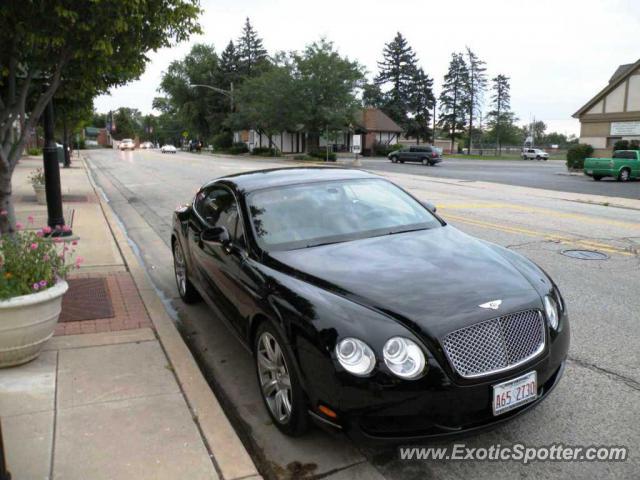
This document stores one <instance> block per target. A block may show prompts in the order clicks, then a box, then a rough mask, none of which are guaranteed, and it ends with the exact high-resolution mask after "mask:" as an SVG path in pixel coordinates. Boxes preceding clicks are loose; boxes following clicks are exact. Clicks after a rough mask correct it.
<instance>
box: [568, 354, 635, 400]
mask: <svg viewBox="0 0 640 480" xmlns="http://www.w3.org/2000/svg"><path fill="white" fill-rule="evenodd" d="M567 358H568V360H569V361H570V362H573V363H575V364H576V365H579V366H581V367H584V368H586V369H588V370H591V371H592V372H595V373H600V374H604V375H607V376H608V377H612V378H613V379H614V380H617V381H620V382H624V383H625V384H626V385H627V386H629V387H630V388H632V389H634V390H636V391H638V392H640V382H638V381H636V380H634V379H633V378H629V377H625V376H624V375H621V374H619V373H616V372H613V371H611V370H607V369H606V368H602V367H599V366H597V365H595V364H593V363H589V362H585V361H584V360H579V359H577V358H574V357H571V356H569V357H567Z"/></svg>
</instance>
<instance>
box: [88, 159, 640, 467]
mask: <svg viewBox="0 0 640 480" xmlns="http://www.w3.org/2000/svg"><path fill="white" fill-rule="evenodd" d="M88 157H89V165H90V167H91V171H92V175H93V177H94V178H95V180H96V182H97V184H98V185H99V186H100V187H101V189H102V191H103V193H104V195H105V196H106V197H107V198H108V199H109V202H110V204H111V206H112V207H113V208H114V210H115V212H116V214H117V215H118V217H119V218H120V220H121V222H122V223H123V225H124V227H125V228H126V230H127V232H128V236H129V238H130V240H131V241H132V242H133V243H134V245H135V246H136V247H137V250H138V251H139V254H140V256H141V258H142V260H143V262H144V263H145V266H146V268H147V271H148V272H149V275H150V277H151V279H152V280H153V282H154V284H155V285H156V287H157V288H158V291H159V293H160V294H161V295H163V296H164V298H165V301H166V305H167V308H168V309H169V310H170V311H171V312H172V314H173V315H174V318H175V319H176V322H177V323H178V325H179V327H180V329H181V331H182V333H183V335H184V337H185V339H186V340H187V343H188V344H189V346H190V348H191V350H192V352H193V353H194V355H195V357H196V358H197V360H198V362H199V364H200V366H201V368H202V370H203V372H204V373H205V375H206V376H207V378H208V380H209V381H210V383H211V385H212V388H213V389H214V391H215V392H216V394H217V395H218V397H219V398H220V399H221V402H222V403H223V405H224V406H225V409H226V411H227V413H228V415H229V416H230V417H231V419H232V421H233V422H234V424H235V425H236V427H237V429H238V431H239V432H240V434H241V436H242V437H243V438H244V440H245V443H246V444H247V445H248V447H249V448H250V450H251V451H252V453H253V455H254V456H255V458H256V459H257V461H258V463H259V465H260V468H261V473H262V474H263V475H265V476H266V477H268V478H306V477H307V476H313V475H320V476H322V477H323V478H329V479H332V480H336V479H342V478H344V479H347V478H349V479H351V478H356V479H357V478H361V479H376V478H378V479H380V478H388V479H398V480H400V479H403V480H405V479H424V478H443V479H449V478H451V479H458V478H479V479H491V480H495V479H496V478H515V477H519V478H523V477H528V478H597V477H606V478H639V477H640V455H638V453H639V451H638V448H639V446H640V370H639V369H638V366H639V365H640V348H639V347H640V321H638V318H639V315H640V258H639V252H640V201H632V200H624V199H620V198H608V197H595V196H590V195H585V194H574V193H564V192H559V191H548V190H539V189H530V188H522V187H513V186H507V185H500V184H496V183H484V182H479V181H474V182H469V181H466V180H464V179H463V180H461V181H459V180H449V179H446V178H439V179H433V178H430V177H426V176H423V175H415V174H410V173H409V172H408V171H407V172H405V171H404V169H407V170H408V169H413V168H416V169H421V168H424V167H421V166H416V167H409V166H407V165H404V166H401V169H398V171H399V172H402V173H386V175H387V176H389V177H390V178H391V179H392V180H393V181H395V182H397V183H399V184H401V185H402V186H404V187H405V188H407V189H409V190H410V191H412V192H413V193H414V194H415V195H416V196H418V197H419V198H422V199H424V200H427V199H428V200H430V201H432V202H434V203H435V204H436V205H437V207H438V211H439V212H440V213H441V215H442V216H443V217H444V218H445V219H446V220H447V221H449V222H450V223H451V224H453V225H454V226H456V227H458V228H460V229H461V230H463V231H465V232H468V233H470V234H473V235H476V236H478V237H480V238H483V239H486V240H489V241H493V242H496V243H498V244H501V245H504V246H507V247H508V248H511V249H513V250H516V251H518V252H520V253H523V254H524V255H527V256H528V257H530V258H532V259H533V260H534V261H536V262H537V263H538V264H540V265H541V266H542V267H543V268H544V269H545V270H546V271H547V272H549V274H550V275H551V276H552V277H554V279H555V280H556V282H557V283H558V284H559V286H560V288H561V289H562V291H563V294H564V296H565V299H566V301H567V305H568V309H569V312H570V318H571V330H572V344H571V348H570V353H569V360H568V362H567V368H566V372H565V376H564V378H563V379H562V381H561V382H560V384H559V386H558V387H557V389H556V390H555V391H554V392H553V393H552V395H550V396H549V398H548V399H547V400H546V401H545V402H543V403H542V404H541V405H540V406H539V407H538V408H536V409H534V410H533V411H531V412H529V413H528V414H526V415H524V416H521V417H518V418H517V419H515V420H514V421H512V422H510V423H508V424H506V425H504V426H501V427H499V428H497V429H496V430H493V431H491V432H488V433H483V434H480V435H476V436H474V437H470V438H466V439H464V440H460V441H458V442H457V443H464V444H465V445H466V446H468V447H472V448H474V447H485V448H487V447H489V446H491V445H494V444H500V445H503V446H504V445H511V444H515V443H523V444H525V445H527V446H544V445H551V444H558V443H561V444H563V445H565V446H566V445H574V446H589V445H624V446H627V447H629V449H630V451H629V458H628V460H627V461H626V462H622V463H606V462H591V463H580V462H562V463H560V462H535V463H533V464H529V465H522V464H521V463H516V462H482V461H465V462H463V461H458V462H446V461H417V462H403V461H401V460H399V458H398V453H397V451H396V450H395V449H389V448H376V449H372V448H364V447H362V446H359V445H355V444H354V443H353V442H351V441H350V440H348V439H346V438H344V437H343V436H341V435H330V434H327V433H325V432H323V431H320V430H317V429H316V430H313V431H312V432H311V433H310V435H308V436H306V437H304V438H302V439H295V440H294V439H289V438H286V437H284V436H282V435H281V434H280V433H279V432H278V431H277V429H276V428H275V427H274V426H273V425H271V423H270V422H269V417H268V415H267V413H266V411H265V409H264V406H263V404H262V401H261V399H260V397H259V392H258V388H257V383H256V378H255V373H254V370H253V365H252V361H251V358H250V356H249V354H248V353H247V352H245V351H244V350H243V349H242V347H240V345H239V343H238V342H237V341H236V340H235V339H234V337H233V336H232V335H231V334H230V333H229V332H228V331H227V330H226V329H225V327H224V326H222V325H221V323H220V322H219V321H218V320H217V319H216V318H214V316H213V315H212V313H211V312H210V311H209V310H208V309H207V308H206V307H205V306H203V305H196V306H186V305H183V304H182V302H181V301H180V300H179V299H178V298H177V291H176V289H175V283H174V279H173V271H172V260H171V254H170V250H169V238H170V237H169V235H170V229H171V225H170V222H171V212H172V210H173V209H174V207H175V206H177V205H178V204H179V203H182V202H186V201H189V200H190V199H191V198H192V196H193V194H194V192H195V190H196V188H198V187H199V186H200V185H201V184H202V183H203V182H205V181H207V180H209V179H211V178H213V177H217V176H221V175H226V174H230V173H234V172H237V171H246V170H253V169H257V168H266V167H269V166H280V165H282V162H268V161H264V160H256V159H245V158H227V157H212V156H208V155H201V156H198V155H192V154H188V153H178V154H176V155H161V154H159V153H157V152H150V151H135V152H126V153H120V152H116V151H110V150H94V151H89V152H88ZM288 165H290V163H289V164H288ZM483 165H484V163H483ZM366 166H367V167H369V165H366ZM402 167H404V169H402ZM443 168H444V167H443ZM536 168H537V167H536ZM542 168H552V167H548V166H545V167H542ZM436 170H437V169H433V171H436ZM636 185H640V184H636ZM576 248H579V249H589V250H597V251H600V252H602V253H604V254H605V255H606V256H607V259H606V260H602V261H595V260H591V261H586V260H577V259H573V258H569V257H566V256H564V255H562V254H561V253H562V252H563V251H564V250H567V249H576ZM453 443H454V442H449V443H444V444H443V445H445V446H452V445H453Z"/></svg>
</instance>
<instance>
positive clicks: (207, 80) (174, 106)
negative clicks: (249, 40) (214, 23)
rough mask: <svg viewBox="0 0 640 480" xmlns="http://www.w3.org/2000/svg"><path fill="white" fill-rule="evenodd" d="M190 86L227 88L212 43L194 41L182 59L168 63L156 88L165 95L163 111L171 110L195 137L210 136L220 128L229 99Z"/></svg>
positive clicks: (228, 110)
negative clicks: (194, 43)
mask: <svg viewBox="0 0 640 480" xmlns="http://www.w3.org/2000/svg"><path fill="white" fill-rule="evenodd" d="M192 85H208V86H212V87H217V88H225V87H227V85H226V83H225V73H224V72H222V70H221V67H220V59H219V58H218V55H217V53H216V51H215V48H214V47H213V45H205V44H196V45H194V46H193V47H192V48H191V51H190V52H189V53H188V54H187V55H186V56H185V57H184V58H183V59H182V60H176V61H173V62H171V64H170V65H169V68H168V69H167V71H166V72H164V73H163V74H162V79H161V81H160V89H159V90H160V91H161V92H162V93H164V94H165V97H164V98H165V102H166V105H163V108H164V110H163V111H165V112H168V111H172V112H173V113H174V114H175V115H176V116H177V117H178V118H179V120H181V122H182V124H183V126H184V128H186V129H187V130H188V131H189V132H192V133H193V135H194V136H198V137H200V138H209V137H210V136H211V135H212V134H213V133H216V132H218V131H219V130H220V129H221V128H222V126H223V123H224V121H225V119H226V116H227V115H228V114H229V113H230V112H231V107H230V102H229V99H228V98H227V97H226V96H225V95H222V94H221V93H219V92H215V91H213V90H211V89H210V88H206V87H195V86H192ZM158 101H160V100H158Z"/></svg>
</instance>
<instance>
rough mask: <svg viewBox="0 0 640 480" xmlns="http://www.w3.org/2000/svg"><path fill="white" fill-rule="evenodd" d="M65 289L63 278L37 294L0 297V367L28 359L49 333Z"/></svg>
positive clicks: (65, 283) (56, 321)
mask: <svg viewBox="0 0 640 480" xmlns="http://www.w3.org/2000/svg"><path fill="white" fill-rule="evenodd" d="M68 289H69V285H68V284H67V282H65V281H64V280H60V281H59V282H58V283H56V284H55V285H54V286H53V287H51V288H47V289H46V290H43V291H41V292H38V293H32V294H29V295H22V296H20V297H13V298H10V299H9V300H0V368H1V367H11V366H14V365H20V364H22V363H26V362H29V361H31V360H33V359H34V358H36V357H37V356H38V355H39V354H40V350H41V349H42V347H43V345H44V344H45V342H46V341H47V340H49V339H50V338H51V337H52V336H53V331H54V329H55V328H56V324H57V323H58V317H59V316H60V310H61V308H62V296H63V295H64V294H65V292H66V291H67V290H68Z"/></svg>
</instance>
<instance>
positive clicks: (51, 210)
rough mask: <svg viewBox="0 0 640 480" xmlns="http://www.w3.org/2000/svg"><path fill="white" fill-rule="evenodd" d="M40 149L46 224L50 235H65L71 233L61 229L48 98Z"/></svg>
mask: <svg viewBox="0 0 640 480" xmlns="http://www.w3.org/2000/svg"><path fill="white" fill-rule="evenodd" d="M42 150H43V153H42V156H43V163H44V185H45V192H46V195H47V215H48V219H47V225H49V226H50V227H51V228H52V235H55V236H65V237H66V236H69V235H71V230H67V231H63V230H62V227H63V226H64V224H65V223H64V215H63V212H62V189H61V188H60V164H59V163H58V147H57V145H56V141H55V139H54V121H53V100H49V103H48V104H47V106H46V107H45V110H44V148H43V149H42ZM56 227H59V229H56Z"/></svg>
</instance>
